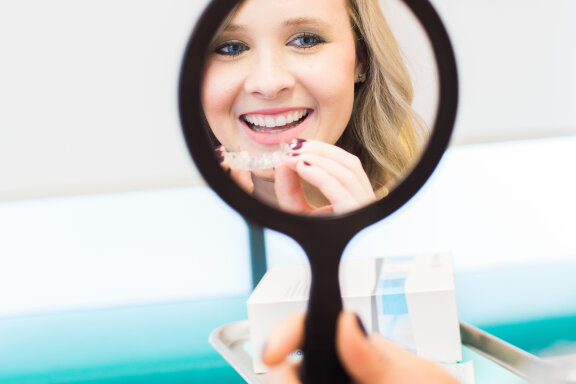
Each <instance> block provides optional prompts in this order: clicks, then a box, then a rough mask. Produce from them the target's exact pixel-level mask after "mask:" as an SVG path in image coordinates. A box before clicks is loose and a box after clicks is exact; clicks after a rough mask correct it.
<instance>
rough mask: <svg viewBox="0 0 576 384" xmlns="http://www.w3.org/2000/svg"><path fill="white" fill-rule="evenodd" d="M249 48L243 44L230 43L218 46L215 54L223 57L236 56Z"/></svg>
mask: <svg viewBox="0 0 576 384" xmlns="http://www.w3.org/2000/svg"><path fill="white" fill-rule="evenodd" d="M248 49H249V48H248V46H246V45H245V44H243V43H236V42H230V43H225V44H222V45H220V46H219V47H217V48H216V50H215V52H216V53H217V54H219V55H223V56H238V55H240V54H241V53H242V52H244V51H247V50H248Z"/></svg>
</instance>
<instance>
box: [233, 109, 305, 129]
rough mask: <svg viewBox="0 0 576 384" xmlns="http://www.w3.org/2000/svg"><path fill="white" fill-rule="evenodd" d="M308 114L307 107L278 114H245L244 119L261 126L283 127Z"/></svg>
mask: <svg viewBox="0 0 576 384" xmlns="http://www.w3.org/2000/svg"><path fill="white" fill-rule="evenodd" d="M305 114H306V109H302V110H299V111H292V112H286V113H282V114H278V115H244V120H246V121H247V122H249V123H250V124H254V125H259V126H261V127H268V128H274V127H282V126H284V125H286V124H290V123H293V122H294V121H297V120H300V119H301V118H302V116H304V115H305Z"/></svg>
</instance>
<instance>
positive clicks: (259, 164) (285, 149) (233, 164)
mask: <svg viewBox="0 0 576 384" xmlns="http://www.w3.org/2000/svg"><path fill="white" fill-rule="evenodd" d="M289 151H290V146H289V145H288V144H286V143H281V144H280V148H279V149H278V150H277V151H274V152H268V153H263V154H260V155H252V154H250V153H248V152H246V151H242V152H228V151H227V150H226V148H222V154H223V155H224V157H225V158H226V159H227V160H228V164H229V165H230V169H238V170H244V171H258V170H260V169H269V168H275V167H277V166H279V165H281V164H283V163H284V161H286V156H287V155H288V153H289Z"/></svg>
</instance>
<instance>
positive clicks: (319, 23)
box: [224, 17, 330, 32]
mask: <svg viewBox="0 0 576 384" xmlns="http://www.w3.org/2000/svg"><path fill="white" fill-rule="evenodd" d="M302 25H307V26H312V27H316V28H328V27H329V26H330V24H328V23H327V22H325V21H324V20H321V19H317V18H314V17H297V18H293V19H288V20H286V21H284V22H283V23H282V26H283V27H298V26H302ZM243 30H246V26H244V25H241V24H232V23H230V24H228V25H227V26H226V27H225V28H224V31H225V32H238V31H243Z"/></svg>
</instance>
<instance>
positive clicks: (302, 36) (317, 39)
mask: <svg viewBox="0 0 576 384" xmlns="http://www.w3.org/2000/svg"><path fill="white" fill-rule="evenodd" d="M299 39H313V40H314V42H313V43H309V44H302V45H297V44H292V43H293V42H294V41H296V40H299ZM325 42H326V41H324V40H323V39H322V38H321V37H320V36H319V35H317V34H315V33H309V32H304V33H301V34H299V35H297V36H295V37H294V38H293V39H292V40H290V41H289V42H288V45H292V46H294V47H297V48H300V49H309V48H314V47H315V46H317V45H319V44H323V43H325Z"/></svg>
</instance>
